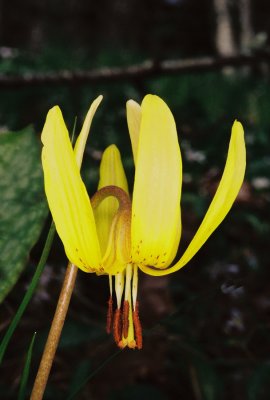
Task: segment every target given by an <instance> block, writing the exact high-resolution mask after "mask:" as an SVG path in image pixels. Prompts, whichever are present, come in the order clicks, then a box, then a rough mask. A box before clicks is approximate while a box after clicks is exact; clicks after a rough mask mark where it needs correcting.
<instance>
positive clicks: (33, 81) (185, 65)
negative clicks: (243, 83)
mask: <svg viewBox="0 0 270 400" xmlns="http://www.w3.org/2000/svg"><path fill="white" fill-rule="evenodd" d="M262 62H264V63H270V54H269V53H260V54H254V55H238V56H232V57H222V58H217V57H202V58H194V59H185V60H182V59H179V60H164V61H152V60H148V61H145V62H143V63H141V64H135V65H130V66H128V67H112V68H110V67H104V68H99V69H93V70H88V71H87V70H75V71H68V70H62V71H58V72H44V73H39V72H28V73H24V74H21V75H4V74H0V87H2V88H3V87H7V88H18V87H23V86H36V85H45V84H46V85H62V84H74V83H76V84H86V83H91V82H111V81H118V80H132V79H138V78H145V77H150V76H155V75H164V74H178V73H187V72H188V73H192V72H203V71H211V70H216V69H220V68H222V67H225V66H232V67H241V66H243V65H258V64H260V63H262Z"/></svg>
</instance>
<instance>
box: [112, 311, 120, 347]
mask: <svg viewBox="0 0 270 400" xmlns="http://www.w3.org/2000/svg"><path fill="white" fill-rule="evenodd" d="M113 337H114V340H115V343H116V344H117V345H118V344H119V342H120V341H121V339H122V318H121V310H120V308H117V310H115V312H114V318H113Z"/></svg>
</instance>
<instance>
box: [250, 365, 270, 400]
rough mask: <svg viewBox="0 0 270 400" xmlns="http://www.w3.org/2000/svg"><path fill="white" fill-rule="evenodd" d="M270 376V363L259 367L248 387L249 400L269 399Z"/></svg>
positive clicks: (255, 370)
mask: <svg viewBox="0 0 270 400" xmlns="http://www.w3.org/2000/svg"><path fill="white" fill-rule="evenodd" d="M269 374H270V362H269V361H266V362H264V363H262V364H259V365H257V367H256V368H255V369H254V371H253V373H252V375H251V377H250V379H249V382H248V385H247V398H248V400H258V399H260V400H267V399H269V392H270V384H269Z"/></svg>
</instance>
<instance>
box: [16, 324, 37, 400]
mask: <svg viewBox="0 0 270 400" xmlns="http://www.w3.org/2000/svg"><path fill="white" fill-rule="evenodd" d="M35 337H36V332H35V333H34V335H33V337H32V340H31V342H30V345H29V348H28V351H27V356H26V360H25V364H24V367H23V372H22V377H21V382H20V390H19V395H18V400H24V399H25V398H26V385H27V381H28V377H29V372H30V366H31V360H32V353H33V346H34V342H35Z"/></svg>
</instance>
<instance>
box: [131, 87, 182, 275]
mask: <svg viewBox="0 0 270 400" xmlns="http://www.w3.org/2000/svg"><path fill="white" fill-rule="evenodd" d="M181 184H182V161H181V154H180V148H179V144H178V139H177V132H176V127H175V122H174V118H173V116H172V113H171V111H170V110H169V108H168V106H167V105H166V104H165V103H164V101H163V100H161V99H160V98H159V97H157V96H152V95H147V96H146V97H145V98H144V100H143V102H142V120H141V127H140V136H139V144H138V154H137V166H136V170H135V182H134V191H133V201H132V222H131V243H132V262H134V263H138V264H144V265H145V264H146V265H154V266H155V267H157V268H165V267H166V266H168V265H169V264H170V263H171V262H172V260H173V258H174V257H175V254H176V251H177V247H178V244H179V239H180V233H181V223H180V195H181Z"/></svg>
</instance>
